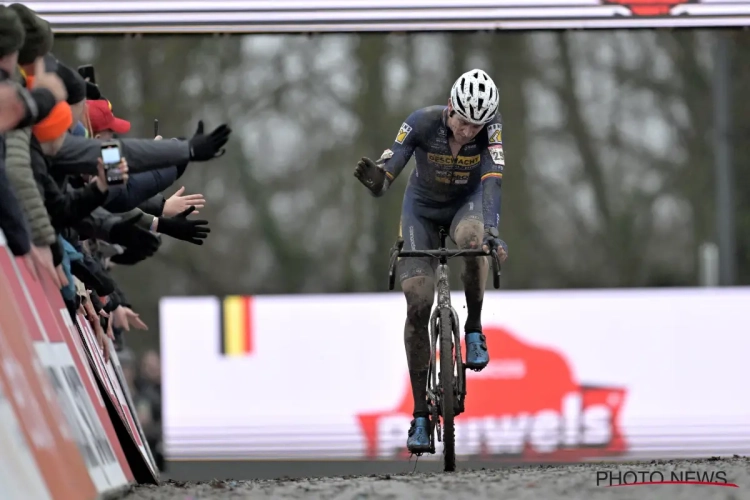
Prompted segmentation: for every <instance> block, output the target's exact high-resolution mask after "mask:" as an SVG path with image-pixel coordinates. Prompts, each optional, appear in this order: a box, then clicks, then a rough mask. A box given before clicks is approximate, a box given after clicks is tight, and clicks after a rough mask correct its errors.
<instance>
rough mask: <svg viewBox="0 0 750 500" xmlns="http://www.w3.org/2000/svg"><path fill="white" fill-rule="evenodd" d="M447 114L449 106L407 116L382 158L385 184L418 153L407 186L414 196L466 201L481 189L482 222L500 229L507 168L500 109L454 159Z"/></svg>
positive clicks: (441, 201)
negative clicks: (501, 191) (449, 140)
mask: <svg viewBox="0 0 750 500" xmlns="http://www.w3.org/2000/svg"><path fill="white" fill-rule="evenodd" d="M447 117H448V107H447V106H430V107H427V108H422V109H418V110H417V111H415V112H413V113H412V114H411V115H409V117H408V118H407V119H406V121H405V122H404V123H403V124H402V125H401V128H400V129H399V131H398V135H397V136H396V140H395V142H394V143H393V146H391V149H387V150H386V151H385V152H383V155H382V156H381V157H380V160H379V163H381V164H383V166H384V168H385V171H386V176H387V178H388V183H387V185H389V184H391V183H392V182H393V181H394V180H395V179H396V177H398V175H399V174H400V173H401V171H402V170H403V169H404V167H405V166H406V164H407V163H408V162H409V160H410V159H411V157H412V155H414V156H415V157H416V163H417V166H416V168H415V169H414V170H413V171H412V173H411V176H410V177H409V185H408V187H407V190H410V191H411V194H412V195H413V196H414V197H415V199H416V200H418V201H419V202H420V203H422V204H425V205H432V206H436V207H437V206H440V205H443V204H446V203H455V202H458V201H460V200H463V199H466V198H468V197H469V196H471V195H472V194H474V193H476V192H477V191H478V190H479V189H480V187H481V189H482V215H483V218H484V225H485V227H497V226H498V224H499V223H500V188H501V186H502V179H503V167H504V166H505V155H504V153H503V140H502V129H503V125H502V118H501V117H500V114H499V113H498V115H497V116H496V117H495V119H493V120H492V121H491V122H490V123H488V124H487V125H485V127H484V128H483V129H482V130H481V131H480V132H479V134H477V136H476V137H475V138H474V139H473V140H472V141H471V142H469V143H468V144H465V145H464V146H463V147H461V149H460V151H459V152H458V155H456V157H455V158H454V157H453V154H452V153H451V150H450V146H449V145H448V138H449V137H450V136H451V135H452V131H451V129H450V128H449V127H448V125H447V123H446V120H447ZM386 188H387V186H386Z"/></svg>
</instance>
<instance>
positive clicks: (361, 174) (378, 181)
mask: <svg viewBox="0 0 750 500" xmlns="http://www.w3.org/2000/svg"><path fill="white" fill-rule="evenodd" d="M354 177H356V178H357V179H359V182H361V183H362V184H364V186H365V187H366V188H367V189H369V190H370V191H372V194H379V193H380V192H381V191H382V190H383V185H384V184H385V170H384V169H383V167H381V166H380V165H377V164H376V163H375V162H374V161H372V160H371V159H369V158H362V159H361V160H359V162H358V163H357V168H355V169H354Z"/></svg>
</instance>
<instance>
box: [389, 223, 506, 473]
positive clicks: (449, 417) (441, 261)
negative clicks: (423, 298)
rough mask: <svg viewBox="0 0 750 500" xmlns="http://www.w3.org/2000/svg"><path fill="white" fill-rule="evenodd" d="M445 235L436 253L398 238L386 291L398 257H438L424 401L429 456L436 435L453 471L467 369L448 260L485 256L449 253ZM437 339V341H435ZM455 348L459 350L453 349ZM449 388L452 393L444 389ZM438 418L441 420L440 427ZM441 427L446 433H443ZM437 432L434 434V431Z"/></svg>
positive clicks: (495, 260) (495, 273)
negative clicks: (405, 248) (456, 422)
mask: <svg viewBox="0 0 750 500" xmlns="http://www.w3.org/2000/svg"><path fill="white" fill-rule="evenodd" d="M447 236H448V233H447V231H446V230H445V228H442V227H441V228H440V248H439V249H437V250H410V251H405V252H404V251H402V248H403V246H404V240H403V238H398V239H397V240H396V243H395V244H394V246H393V247H392V248H391V255H390V264H389V271H388V289H389V290H393V287H394V285H395V282H396V262H397V261H398V258H399V257H404V258H408V257H437V258H438V266H437V286H436V288H437V294H438V300H437V306H436V307H435V309H434V310H433V311H432V315H431V316H430V366H429V371H428V376H427V399H428V403H427V406H428V410H429V412H430V416H431V418H430V453H431V454H432V453H435V434H437V439H438V441H441V442H443V461H444V470H445V472H453V471H454V470H456V449H455V438H456V435H455V425H454V419H455V417H457V416H458V415H460V414H461V413H463V411H464V401H465V399H466V367H465V366H464V364H463V356H462V355H461V347H460V346H461V333H460V331H459V326H458V325H459V323H458V314H457V313H456V310H455V309H453V306H451V298H450V290H451V289H450V284H449V283H448V274H449V268H448V259H450V258H453V257H459V256H462V257H480V256H487V254H486V253H484V251H483V250H482V249H481V248H479V249H466V250H449V249H448V248H446V246H445V242H446V239H447ZM489 255H490V256H491V257H492V283H493V285H494V287H495V288H500V275H501V268H500V258H499V257H498V255H497V251H496V250H495V249H492V250H491V252H490V254H489ZM438 337H439V339H438ZM438 340H439V342H440V381H438V376H437V367H436V363H435V359H436V357H437V352H436V351H437V344H438ZM454 346H458V348H456V349H454ZM446 388H450V389H451V390H446ZM438 417H441V418H442V422H443V423H442V426H441V424H440V420H439V418H438ZM443 427H444V428H445V432H444V433H443ZM436 431H437V432H436Z"/></svg>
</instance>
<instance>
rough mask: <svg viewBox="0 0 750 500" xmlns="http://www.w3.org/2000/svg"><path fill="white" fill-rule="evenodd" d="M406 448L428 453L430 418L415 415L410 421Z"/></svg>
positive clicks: (411, 450)
mask: <svg viewBox="0 0 750 500" xmlns="http://www.w3.org/2000/svg"><path fill="white" fill-rule="evenodd" d="M406 448H407V449H408V450H409V452H411V453H414V454H417V453H429V451H430V419H429V418H427V417H417V418H415V419H414V420H412V421H411V427H409V439H407V440H406Z"/></svg>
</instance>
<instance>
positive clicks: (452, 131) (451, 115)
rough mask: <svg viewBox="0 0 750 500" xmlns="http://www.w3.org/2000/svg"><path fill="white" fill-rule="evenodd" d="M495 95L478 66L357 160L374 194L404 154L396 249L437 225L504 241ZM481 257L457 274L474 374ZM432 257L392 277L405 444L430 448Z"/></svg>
mask: <svg viewBox="0 0 750 500" xmlns="http://www.w3.org/2000/svg"><path fill="white" fill-rule="evenodd" d="M499 100H500V99H499V92H498V89H497V87H496V86H495V83H494V82H493V81H492V79H491V78H490V77H489V76H488V75H487V73H485V72H484V71H482V70H480V69H473V70H471V71H469V72H467V73H464V74H463V75H461V76H460V77H459V78H458V80H456V82H455V83H454V84H453V88H452V89H451V93H450V100H449V102H448V105H447V106H430V107H427V108H422V109H418V110H417V111H415V112H413V113H412V114H411V115H410V116H409V117H408V118H407V119H406V121H405V122H404V123H403V124H402V125H401V128H400V129H399V131H398V134H397V135H396V140H395V142H394V143H393V146H391V149H387V150H385V151H384V152H383V154H382V156H381V157H380V159H379V160H377V161H376V162H373V161H372V160H371V159H369V158H362V159H361V160H360V161H359V163H358V164H357V167H356V169H355V172H354V175H355V177H357V179H359V181H360V182H362V184H364V185H365V187H367V188H368V189H369V190H370V192H371V193H372V194H373V195H375V196H382V195H383V194H384V193H385V192H386V191H387V190H388V187H389V186H390V185H391V184H392V183H393V182H394V181H395V179H396V177H398V175H399V174H400V173H401V171H402V170H403V169H404V167H405V166H406V164H407V163H408V161H409V159H410V158H411V156H412V155H415V156H416V164H417V165H416V168H415V169H414V170H413V171H412V174H411V176H410V177H409V181H408V185H407V187H406V192H405V194H404V201H403V206H402V209H401V230H400V236H401V237H403V238H404V240H405V243H404V247H405V248H404V249H405V250H427V249H434V248H437V247H438V246H439V243H440V239H439V228H440V227H441V226H444V227H449V228H450V237H451V239H452V240H453V241H454V242H455V243H456V245H457V246H458V248H461V249H465V248H478V246H479V245H482V247H483V249H484V250H485V252H489V250H490V249H493V248H494V249H496V250H497V252H498V255H499V257H500V260H501V261H504V260H505V259H506V258H507V252H508V247H507V245H506V244H505V243H504V242H503V241H501V240H500V239H499V238H498V230H497V227H498V224H499V222H500V187H501V184H502V178H503V167H504V165H505V156H504V154H503V142H502V121H501V117H500V114H499V113H498V104H499ZM488 264H489V263H488V261H487V259H486V258H485V257H472V258H469V257H467V258H465V264H464V269H463V273H462V276H461V279H462V281H463V284H464V291H465V294H466V309H467V318H466V323H465V325H464V333H465V337H464V339H465V342H466V362H465V364H466V367H467V368H470V369H472V370H475V371H479V370H481V369H483V368H484V367H485V366H487V363H489V353H488V351H487V343H486V340H485V337H484V335H483V334H482V324H481V313H482V299H483V297H484V286H485V281H486V277H487V270H488ZM436 266H437V259H435V258H429V257H424V258H404V259H399V262H398V273H399V278H400V281H401V288H402V290H403V291H404V295H405V296H406V304H407V313H406V325H405V327H404V344H405V346H406V358H407V363H408V366H409V377H410V379H411V387H412V395H413V397H414V419H413V420H412V421H411V426H410V429H409V435H408V439H407V448H408V449H409V451H410V452H412V453H425V452H428V451H429V448H430V439H429V435H430V423H429V412H428V408H427V370H428V366H429V361H430V341H429V326H428V324H429V319H430V313H431V311H432V305H433V302H434V297H435V269H436Z"/></svg>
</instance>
